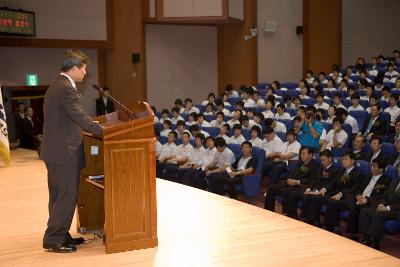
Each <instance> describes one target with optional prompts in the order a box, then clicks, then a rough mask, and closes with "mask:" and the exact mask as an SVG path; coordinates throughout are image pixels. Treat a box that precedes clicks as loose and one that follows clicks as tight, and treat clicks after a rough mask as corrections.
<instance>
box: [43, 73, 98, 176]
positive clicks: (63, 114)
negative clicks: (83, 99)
mask: <svg viewBox="0 0 400 267" xmlns="http://www.w3.org/2000/svg"><path fill="white" fill-rule="evenodd" d="M79 98H80V96H79V93H78V92H77V90H76V89H75V88H74V87H72V85H71V83H70V81H69V80H68V78H67V77H65V76H62V75H60V76H59V77H58V78H57V80H55V81H54V82H53V83H52V84H51V85H50V87H49V88H48V89H47V92H46V95H45V98H44V104H43V113H44V124H43V140H42V143H41V153H40V157H41V159H42V160H44V161H45V162H46V163H53V164H60V165H64V166H71V167H80V168H82V167H83V166H84V164H85V162H84V154H83V143H82V140H83V135H82V129H84V130H86V131H88V132H91V133H93V134H96V135H101V134H102V133H103V129H102V128H101V126H100V125H98V124H97V123H94V122H93V120H92V119H90V118H89V116H88V114H87V113H86V112H85V111H84V110H83V109H82V106H81V104H80V100H79Z"/></svg>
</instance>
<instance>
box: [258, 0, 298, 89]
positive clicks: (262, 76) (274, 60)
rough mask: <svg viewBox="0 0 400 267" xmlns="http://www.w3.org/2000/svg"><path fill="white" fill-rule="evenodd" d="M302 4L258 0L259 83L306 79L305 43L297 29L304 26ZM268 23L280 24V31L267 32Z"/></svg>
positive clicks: (288, 0)
mask: <svg viewBox="0 0 400 267" xmlns="http://www.w3.org/2000/svg"><path fill="white" fill-rule="evenodd" d="M302 2H303V1H302V0H258V2H257V11H258V13H257V16H258V18H257V21H258V80H259V81H260V82H270V81H273V80H279V81H297V80H299V79H300V78H301V76H302V68H303V50H302V49H303V44H302V42H303V40H302V36H301V35H300V36H298V35H296V26H298V25H303V21H302V10H303V8H302V7H303V3H302ZM266 21H276V22H278V27H277V31H276V32H273V33H267V32H264V30H263V24H264V23H265V22H266Z"/></svg>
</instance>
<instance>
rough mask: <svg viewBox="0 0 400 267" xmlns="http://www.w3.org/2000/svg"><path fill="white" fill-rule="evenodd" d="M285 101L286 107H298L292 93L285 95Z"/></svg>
mask: <svg viewBox="0 0 400 267" xmlns="http://www.w3.org/2000/svg"><path fill="white" fill-rule="evenodd" d="M283 102H284V104H285V108H291V109H296V105H295V104H294V103H293V99H292V97H291V96H290V95H284V96H283Z"/></svg>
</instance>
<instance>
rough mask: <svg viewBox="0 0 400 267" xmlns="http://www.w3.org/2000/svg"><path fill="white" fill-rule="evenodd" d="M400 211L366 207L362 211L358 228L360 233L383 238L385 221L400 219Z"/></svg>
mask: <svg viewBox="0 0 400 267" xmlns="http://www.w3.org/2000/svg"><path fill="white" fill-rule="evenodd" d="M399 214H400V211H376V208H375V207H374V208H364V209H362V210H361V211H360V217H359V225H358V230H359V232H360V233H363V234H368V235H370V236H373V237H375V238H377V239H381V237H382V235H383V230H384V226H385V222H386V221H388V220H396V219H397V220H398V219H399V217H400V215H399Z"/></svg>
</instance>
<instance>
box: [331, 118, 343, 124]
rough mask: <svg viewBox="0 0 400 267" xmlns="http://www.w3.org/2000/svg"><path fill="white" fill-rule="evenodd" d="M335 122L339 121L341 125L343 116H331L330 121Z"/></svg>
mask: <svg viewBox="0 0 400 267" xmlns="http://www.w3.org/2000/svg"><path fill="white" fill-rule="evenodd" d="M335 122H338V123H340V124H341V125H343V118H342V117H339V116H337V117H335V118H333V120H332V123H335Z"/></svg>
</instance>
